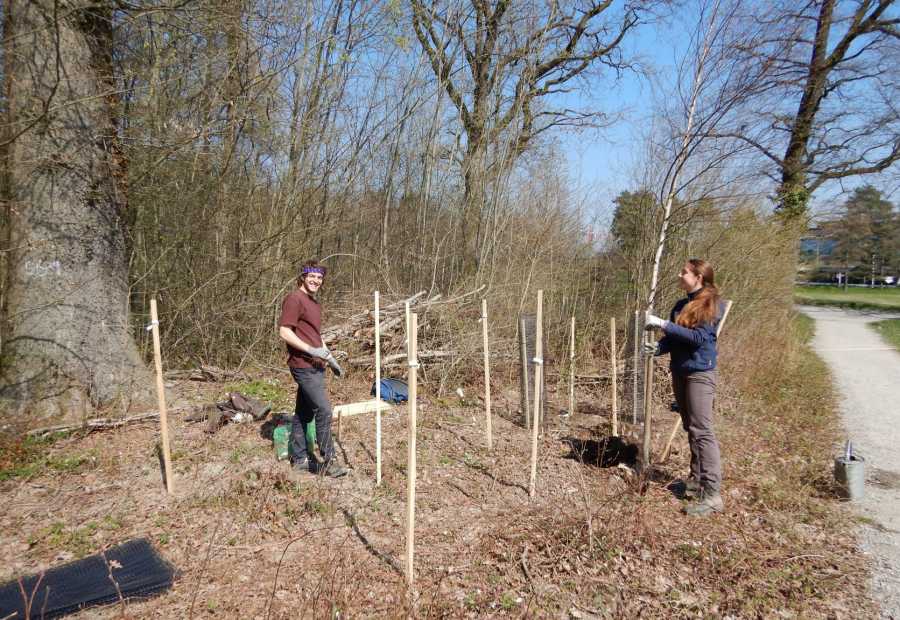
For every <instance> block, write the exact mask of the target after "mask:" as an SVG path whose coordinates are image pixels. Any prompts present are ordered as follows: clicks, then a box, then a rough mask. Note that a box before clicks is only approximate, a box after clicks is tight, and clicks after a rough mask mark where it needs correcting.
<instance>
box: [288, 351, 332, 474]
mask: <svg viewBox="0 0 900 620" xmlns="http://www.w3.org/2000/svg"><path fill="white" fill-rule="evenodd" d="M291 374H292V375H293V376H294V381H295V382H296V383H297V403H296V405H295V407H294V419H293V421H292V423H291V442H290V445H289V449H288V450H289V455H290V458H291V462H295V461H302V460H303V459H304V458H307V456H308V455H307V453H306V433H305V432H304V429H305V428H306V425H307V424H309V423H310V422H312V421H313V420H315V422H316V444H317V445H318V446H319V452H320V453H321V455H322V458H324V459H325V461H326V462H327V461H330V460H331V459H332V458H333V457H334V444H333V443H332V441H331V403H330V402H328V396H327V395H326V394H325V369H324V368H291ZM311 460H312V459H311Z"/></svg>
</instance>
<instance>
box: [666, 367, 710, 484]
mask: <svg viewBox="0 0 900 620" xmlns="http://www.w3.org/2000/svg"><path fill="white" fill-rule="evenodd" d="M716 379H717V373H716V371H715V370H705V371H701V372H692V373H690V374H687V375H681V374H678V373H674V372H673V373H672V389H673V391H674V392H675V401H676V402H677V403H678V412H679V413H680V414H681V424H682V426H684V430H686V431H687V434H688V444H689V445H690V447H691V477H692V478H694V479H695V480H698V481H699V482H700V484H701V485H702V486H703V487H704V488H705V489H707V490H709V491H714V492H717V491H718V490H719V488H720V487H721V485H722V460H721V456H720V455H719V442H718V441H717V440H716V434H715V433H714V432H713V398H714V397H715V395H716Z"/></svg>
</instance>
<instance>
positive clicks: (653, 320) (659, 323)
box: [644, 314, 668, 329]
mask: <svg viewBox="0 0 900 620" xmlns="http://www.w3.org/2000/svg"><path fill="white" fill-rule="evenodd" d="M666 323H668V321H666V320H665V319H661V318H659V317H658V316H655V315H653V314H648V315H647V320H646V325H645V326H644V329H663V328H664V327H665V326H666Z"/></svg>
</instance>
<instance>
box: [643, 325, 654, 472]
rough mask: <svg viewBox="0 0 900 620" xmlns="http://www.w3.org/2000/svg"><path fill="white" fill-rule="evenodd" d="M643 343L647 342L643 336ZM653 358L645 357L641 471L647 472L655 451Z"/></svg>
mask: <svg viewBox="0 0 900 620" xmlns="http://www.w3.org/2000/svg"><path fill="white" fill-rule="evenodd" d="M641 342H646V339H645V337H644V336H641ZM652 400H653V357H652V356H649V355H648V356H645V360H644V438H643V442H642V445H641V471H647V468H648V467H650V452H651V450H652V449H653V446H652V445H651V444H652V441H651V440H652V439H653V437H652V435H651V423H652V419H651V417H652V411H653V403H652Z"/></svg>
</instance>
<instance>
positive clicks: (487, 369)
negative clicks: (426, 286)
mask: <svg viewBox="0 0 900 620" xmlns="http://www.w3.org/2000/svg"><path fill="white" fill-rule="evenodd" d="M481 336H482V340H483V341H484V423H485V432H486V433H487V447H488V450H493V449H494V438H493V435H492V432H491V366H490V353H489V351H488V313H487V299H482V300H481Z"/></svg>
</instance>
